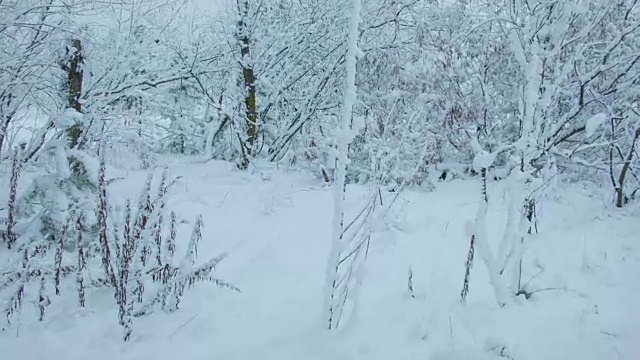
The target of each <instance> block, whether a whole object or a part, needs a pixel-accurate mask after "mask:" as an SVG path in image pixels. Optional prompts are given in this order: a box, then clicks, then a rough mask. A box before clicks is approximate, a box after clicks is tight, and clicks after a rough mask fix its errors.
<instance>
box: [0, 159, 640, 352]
mask: <svg viewBox="0 0 640 360" xmlns="http://www.w3.org/2000/svg"><path fill="white" fill-rule="evenodd" d="M159 161H160V163H162V165H166V166H168V168H169V169H170V174H171V175H173V176H182V177H183V178H182V179H180V181H179V182H178V184H177V186H176V187H174V188H173V190H172V193H171V198H170V201H169V203H168V204H167V207H168V208H170V209H174V210H175V211H176V213H177V216H178V223H179V224H181V225H180V228H179V229H178V230H179V231H178V233H179V239H178V246H179V247H185V246H186V244H187V243H188V242H189V234H190V230H191V228H192V226H193V221H194V220H193V219H196V218H197V216H198V215H199V214H202V215H203V222H204V229H203V237H202V241H201V243H200V249H199V253H198V257H199V258H204V259H207V258H211V257H215V256H217V255H218V254H220V253H222V252H227V253H228V254H229V257H228V258H227V259H225V261H223V262H222V263H221V264H220V266H219V268H218V269H217V270H216V272H217V274H218V276H220V277H221V278H223V279H225V280H228V281H229V282H231V283H233V284H234V285H236V286H238V287H239V288H240V290H241V292H240V293H236V292H233V291H226V290H225V289H220V288H217V287H215V286H213V285H206V284H203V285H197V287H196V288H195V289H194V290H193V291H192V292H189V293H187V294H186V296H185V297H184V299H183V301H182V306H181V309H180V310H179V311H177V312H176V313H174V314H156V315H154V316H153V317H147V318H140V319H136V321H135V323H134V333H133V338H132V340H131V341H130V342H128V343H123V342H122V341H121V337H120V335H121V331H120V328H119V325H118V323H117V310H116V309H114V308H113V306H112V305H111V299H110V294H107V293H105V292H104V290H99V289H96V288H92V289H88V290H87V296H88V299H87V302H88V304H91V305H90V307H88V308H87V309H81V310H78V309H77V307H76V305H75V303H74V302H73V301H70V302H68V303H67V302H64V301H60V298H58V297H52V299H51V300H52V305H51V307H50V309H49V312H48V314H47V317H46V318H45V321H44V322H43V323H39V322H37V321H35V320H32V319H31V315H30V313H31V312H35V310H32V309H31V307H30V306H27V307H25V310H24V311H23V314H22V315H21V318H22V324H21V325H20V326H18V327H14V328H11V329H10V330H8V331H7V332H5V333H2V334H0V348H1V349H2V354H3V355H2V356H3V358H7V359H14V358H20V359H25V360H32V359H33V360H36V359H47V360H48V359H68V360H76V359H77V360H80V359H82V360H84V359H92V360H113V359H122V360H129V359H131V360H134V359H155V360H165V359H167V360H169V359H175V358H181V359H190V360H191V359H194V360H197V359H225V360H233V359H261V360H272V359H273V360H276V359H277V360H282V359H310V360H329V359H348V360H357V359H363V360H364V359H367V360H388V359H417V360H463V359H464V360H497V359H517V360H567V359H580V360H603V359H625V360H634V359H638V358H639V356H640V352H639V350H640V348H639V345H638V344H640V341H639V340H640V311H638V305H637V296H638V294H639V289H640V277H638V276H637V275H638V274H639V273H640V242H638V235H637V234H638V233H640V223H638V221H637V216H638V210H639V209H637V208H634V207H632V206H630V207H628V208H627V209H625V210H624V211H613V210H612V209H611V208H607V207H606V206H604V205H603V202H602V200H601V199H599V198H598V197H594V196H592V195H590V194H593V193H595V192H596V190H594V189H593V188H592V187H591V186H592V185H586V184H559V185H558V186H559V188H558V189H557V191H554V192H553V193H552V194H550V195H549V196H547V198H545V199H543V201H542V203H541V207H540V209H539V216H540V223H539V229H540V235H538V236H537V237H536V238H535V239H534V240H532V241H531V244H530V245H529V247H528V249H527V252H526V254H525V257H524V262H525V263H524V281H525V282H528V285H527V289H528V290H529V291H536V290H537V292H535V293H534V294H533V296H532V297H531V298H530V299H528V300H527V299H524V298H522V297H520V298H517V299H516V301H515V302H514V303H513V304H511V305H510V306H507V307H505V308H502V309H500V308H499V307H498V306H497V305H496V302H495V297H494V294H493V291H494V290H493V288H492V286H491V284H490V282H489V274H488V272H487V270H486V268H485V267H484V266H482V265H481V263H479V259H476V264H475V265H476V266H474V267H473V270H472V275H471V283H470V294H469V297H468V298H467V302H466V304H461V303H460V299H459V293H460V289H461V287H462V280H463V276H464V260H465V259H466V254H467V248H468V240H469V239H468V234H467V233H466V230H465V224H466V223H467V222H468V221H469V220H472V219H474V217H475V215H474V214H475V213H476V211H477V210H478V199H479V191H478V189H479V188H480V183H479V181H478V180H477V179H471V180H455V181H451V182H444V183H438V184H437V186H436V188H435V190H434V191H432V192H425V191H423V190H419V189H415V190H407V191H406V192H404V193H403V194H402V195H401V197H400V200H399V201H397V202H396V203H397V206H396V207H394V208H392V209H391V211H390V213H389V214H388V216H387V219H386V221H387V223H388V224H389V225H390V226H375V227H374V237H373V239H372V243H371V248H370V251H369V256H368V259H367V261H366V263H365V270H366V272H365V273H364V274H363V276H364V281H363V283H362V287H361V289H360V294H359V303H358V305H359V307H360V308H359V311H358V313H359V315H358V322H357V323H356V324H354V325H353V328H351V329H349V331H348V332H341V331H338V332H328V331H326V330H325V325H326V323H325V322H321V321H319V319H322V318H323V316H322V309H323V284H324V275H325V266H326V260H327V256H328V254H329V248H330V244H331V231H332V228H331V223H332V216H333V205H334V204H333V196H332V192H333V189H331V188H327V187H323V186H322V185H321V184H320V183H318V180H316V179H310V178H309V177H308V176H307V175H305V174H302V173H295V172H285V171H283V170H277V169H275V168H273V167H270V166H267V165H264V164H256V170H255V172H254V173H247V172H240V171H238V170H236V169H235V168H234V166H233V164H230V163H225V162H215V161H212V162H208V163H206V164H202V163H195V162H192V161H190V159H159ZM112 177H125V178H126V179H125V180H123V181H119V182H115V183H114V184H113V185H112V186H113V194H114V196H116V197H118V198H120V199H124V198H125V197H127V196H132V197H135V196H137V195H138V191H139V190H140V189H141V187H142V185H143V182H144V179H145V178H146V174H145V173H144V172H140V171H135V170H131V169H128V170H125V169H112V170H111V171H110V173H109V178H112ZM6 182H8V177H6V176H4V174H3V175H2V176H0V185H3V186H5V185H6ZM503 193H504V182H490V183H489V198H490V203H489V207H488V209H487V214H486V224H487V226H486V235H487V236H486V238H487V241H488V242H490V243H491V246H492V247H493V248H497V245H498V242H499V241H500V240H501V236H502V231H503V230H504V226H505V224H504V222H505V219H506V216H505V215H506V211H507V203H505V201H504V199H503V196H502V194H503ZM264 194H271V196H269V197H265V196H264ZM368 194H369V189H368V188H367V187H366V186H348V195H347V199H346V201H345V211H346V215H347V216H346V217H347V218H350V217H351V216H352V215H353V214H354V213H355V212H356V211H358V210H360V209H361V206H362V204H363V203H364V202H365V201H366V200H367V199H368ZM384 196H385V198H387V197H390V196H395V194H385V195H384ZM265 202H268V203H265ZM265 208H269V211H268V212H267V211H265ZM409 268H411V269H412V273H413V279H412V281H413V287H414V289H415V295H416V296H415V297H413V298H412V297H407V296H405V294H406V291H407V280H408V279H407V270H408V269H409ZM18 334H19V336H18ZM70 339H73V340H70ZM34 344H37V346H34Z"/></svg>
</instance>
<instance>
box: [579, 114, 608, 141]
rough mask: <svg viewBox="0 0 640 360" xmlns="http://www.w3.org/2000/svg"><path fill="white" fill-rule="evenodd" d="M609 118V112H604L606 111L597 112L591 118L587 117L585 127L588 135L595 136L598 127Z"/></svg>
mask: <svg viewBox="0 0 640 360" xmlns="http://www.w3.org/2000/svg"><path fill="white" fill-rule="evenodd" d="M607 119H608V116H607V114H604V113H600V114H596V115H594V116H592V117H590V118H589V119H587V122H586V124H585V127H584V129H585V132H586V135H587V137H591V136H593V134H595V133H596V130H598V128H599V127H600V125H602V124H603V123H604V122H605V121H607Z"/></svg>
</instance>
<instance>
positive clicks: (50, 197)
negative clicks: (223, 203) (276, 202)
mask: <svg viewBox="0 0 640 360" xmlns="http://www.w3.org/2000/svg"><path fill="white" fill-rule="evenodd" d="M52 151H53V154H54V155H56V156H57V157H58V160H59V162H58V163H57V165H58V166H57V168H56V172H53V173H52V174H46V175H39V176H36V177H35V178H34V179H33V181H32V183H31V185H30V186H28V187H27V189H26V190H25V191H24V193H23V194H18V181H19V179H20V172H21V170H22V166H23V163H22V157H21V153H19V152H16V154H15V156H14V161H13V166H12V171H11V179H10V186H9V196H8V197H7V199H8V201H7V204H6V206H5V205H3V206H2V207H1V208H3V209H6V210H5V211H4V212H3V213H0V219H2V221H1V223H0V226H2V229H1V230H0V241H1V243H0V245H2V247H3V251H1V252H0V261H1V262H2V263H0V306H1V311H2V312H3V314H4V315H5V318H6V321H7V325H10V324H11V323H12V322H13V320H14V318H15V315H16V314H18V313H20V312H21V310H22V308H23V305H25V304H26V303H34V304H35V305H36V307H37V312H38V319H39V320H40V321H42V320H43V319H44V318H45V314H46V308H47V306H48V305H49V304H50V303H51V302H52V301H68V300H70V299H72V298H74V297H75V298H76V301H77V303H78V305H79V306H80V307H85V306H88V299H87V298H86V289H87V288H88V287H103V288H110V289H112V290H113V293H114V301H115V305H116V306H117V308H118V317H119V319H118V320H119V323H120V324H121V325H122V326H123V328H124V339H125V340H128V339H129V338H130V336H131V333H132V324H133V318H135V317H140V316H145V315H149V314H151V313H153V312H154V311H155V310H159V309H161V310H165V311H168V312H173V311H175V310H177V309H178V307H179V304H180V299H181V298H182V296H183V295H184V293H185V291H186V290H187V289H188V288H190V287H191V286H193V285H194V284H196V283H198V282H212V283H214V284H216V285H217V286H220V287H225V288H229V289H233V290H236V291H237V290H238V289H237V288H236V287H235V286H233V285H231V284H229V283H227V282H225V281H222V280H220V279H218V278H216V277H214V276H213V271H214V270H215V268H216V266H217V265H218V264H219V263H220V262H221V261H222V260H224V258H225V257H226V254H221V255H219V256H217V257H215V258H213V259H210V260H208V261H206V262H204V263H202V264H197V263H196V257H197V252H198V244H199V243H200V241H201V239H202V227H203V223H202V218H201V217H198V219H197V220H196V223H195V225H194V228H193V231H192V235H191V239H190V241H189V243H188V246H187V248H186V253H185V254H184V255H183V256H182V257H181V258H180V259H179V260H178V259H176V256H175V255H176V242H177V239H178V232H177V224H176V223H177V222H176V215H175V213H173V212H171V213H170V214H169V213H168V211H167V209H166V197H167V192H168V189H169V187H170V186H171V184H172V183H173V182H169V181H168V179H167V176H166V174H165V175H163V177H162V178H161V180H160V181H159V183H158V184H157V187H154V186H153V177H152V176H151V175H150V176H149V178H148V180H147V182H146V184H145V187H144V189H143V191H142V194H141V196H140V199H139V201H137V202H132V201H130V200H128V201H127V202H126V205H125V206H124V211H122V209H121V208H120V207H118V206H116V204H111V199H112V197H110V196H109V194H108V191H107V187H108V185H109V183H110V181H109V180H107V179H106V164H105V163H104V161H102V162H100V163H98V165H97V168H96V163H95V162H91V161H89V157H88V156H83V155H86V154H82V153H81V152H77V151H76V152H72V153H73V154H74V155H75V156H74V158H73V159H77V160H78V161H82V163H81V164H82V167H83V168H84V169H86V171H84V172H83V173H82V174H84V175H83V177H76V176H74V175H72V174H71V172H69V171H66V172H65V171H64V170H63V169H64V165H65V164H66V169H67V170H69V168H70V166H72V165H73V163H72V162H71V161H70V159H69V158H68V157H66V156H65V152H64V149H62V148H61V147H60V146H58V147H54V148H53V149H52ZM61 174H63V175H64V174H66V175H67V176H66V177H65V176H62V175H61ZM96 194H97V196H96ZM97 269H102V271H95V270H97ZM92 270H93V271H92ZM69 288H71V289H75V290H74V291H68V290H69ZM57 299H59V300H57Z"/></svg>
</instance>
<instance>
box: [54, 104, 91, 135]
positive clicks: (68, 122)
mask: <svg viewBox="0 0 640 360" xmlns="http://www.w3.org/2000/svg"><path fill="white" fill-rule="evenodd" d="M83 116H84V115H82V114H81V113H79V112H77V111H76V110H74V109H71V108H68V109H66V110H65V111H64V112H63V113H62V114H61V115H60V116H58V117H56V118H55V121H54V124H55V126H56V128H58V129H60V130H66V129H68V128H70V127H71V126H73V125H75V124H79V123H81V122H82V119H83Z"/></svg>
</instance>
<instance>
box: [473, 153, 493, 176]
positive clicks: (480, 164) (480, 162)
mask: <svg viewBox="0 0 640 360" xmlns="http://www.w3.org/2000/svg"><path fill="white" fill-rule="evenodd" d="M495 159H496V153H489V152H486V151H480V152H478V153H477V154H476V156H475V157H474V158H473V169H474V170H476V171H478V172H479V171H480V170H482V169H483V168H484V169H488V168H489V167H490V166H491V164H493V161H494V160H495Z"/></svg>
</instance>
